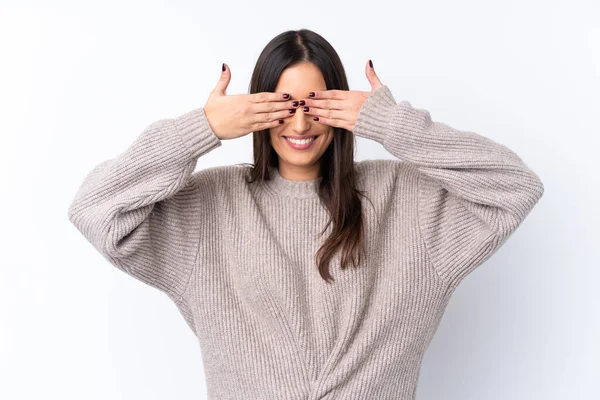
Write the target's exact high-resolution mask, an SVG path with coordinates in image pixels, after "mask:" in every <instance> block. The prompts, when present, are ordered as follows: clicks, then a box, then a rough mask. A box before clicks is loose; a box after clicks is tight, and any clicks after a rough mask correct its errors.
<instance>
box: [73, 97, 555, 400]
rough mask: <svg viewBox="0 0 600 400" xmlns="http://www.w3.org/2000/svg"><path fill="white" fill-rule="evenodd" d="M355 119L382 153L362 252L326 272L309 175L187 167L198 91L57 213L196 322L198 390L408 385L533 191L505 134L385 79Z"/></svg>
mask: <svg viewBox="0 0 600 400" xmlns="http://www.w3.org/2000/svg"><path fill="white" fill-rule="evenodd" d="M354 134H355V135H357V136H362V137H366V138H370V139H373V140H376V141H378V142H379V143H381V144H382V145H383V146H384V148H386V149H387V150H388V151H389V152H390V153H391V154H393V155H394V156H396V157H397V158H398V159H395V160H365V161H358V162H356V163H355V166H356V170H357V176H358V186H359V188H360V189H363V190H366V191H367V195H368V197H369V198H370V199H371V201H372V203H373V204H372V205H371V203H370V202H368V201H363V210H364V214H365V223H366V226H365V228H366V232H365V233H366V246H367V247H366V250H367V257H366V258H365V259H364V260H363V262H362V264H361V265H360V266H359V268H357V269H355V268H348V269H345V270H341V269H340V268H339V261H340V258H339V254H338V257H336V258H335V259H334V263H333V264H332V265H331V268H330V271H331V273H332V276H333V278H334V279H335V282H334V283H333V284H327V283H326V282H325V281H324V280H323V279H322V278H321V276H320V275H319V273H318V271H317V268H316V265H315V264H314V254H315V252H316V251H317V249H318V248H319V247H320V243H321V242H322V240H324V237H326V236H327V235H328V234H329V233H330V232H331V229H330V228H331V225H330V228H329V230H328V231H326V234H325V236H322V237H321V236H319V235H318V232H319V231H321V229H322V228H323V227H324V225H325V224H326V222H327V219H328V215H327V213H326V210H325V208H324V207H323V206H322V205H321V203H320V200H319V198H318V195H317V191H316V188H317V186H316V185H317V184H318V180H319V179H320V178H317V179H315V180H311V181H291V180H287V179H285V178H283V177H281V176H280V175H279V174H277V170H274V171H272V172H274V173H275V175H274V179H272V180H270V181H264V182H261V183H259V184H247V183H246V182H245V181H244V172H245V170H246V168H248V167H246V166H242V165H229V166H220V167H212V168H207V169H204V170H200V171H197V172H195V171H194V170H195V167H196V163H197V160H198V158H199V157H201V156H202V155H204V154H206V153H208V152H210V151H212V150H214V149H216V148H217V147H219V146H220V145H221V141H220V140H219V139H218V138H217V137H216V136H215V134H214V132H213V131H212V130H211V128H210V126H209V124H208V122H207V119H206V116H205V114H204V110H203V108H198V109H194V110H192V111H189V112H187V113H185V114H183V115H180V116H179V117H177V118H174V119H162V120H159V121H156V122H154V123H152V124H151V125H149V126H148V127H147V128H146V129H145V130H144V131H143V132H142V133H141V135H140V136H139V137H138V138H137V139H136V140H135V141H134V142H133V143H132V144H131V146H130V147H129V148H127V149H126V150H125V151H124V152H122V153H121V154H120V155H119V156H118V157H116V158H115V159H111V160H107V161H105V162H102V163H100V164H99V165H98V166H97V167H95V168H94V169H93V170H92V171H91V172H89V174H88V175H87V177H86V178H85V180H84V182H83V183H82V185H81V187H80V188H79V190H78V192H77V193H76V195H75V198H74V199H73V201H72V203H71V205H70V207H69V210H68V217H69V219H70V221H71V222H72V223H73V224H74V225H75V226H76V227H77V229H78V230H79V231H80V232H81V233H82V234H83V236H84V237H85V238H86V239H87V240H88V241H89V242H91V243H92V244H93V245H94V247H95V248H96V249H97V250H98V251H99V252H100V253H101V254H102V255H103V256H104V257H105V258H106V259H107V260H108V261H109V262H110V263H112V264H113V265H115V266H116V267H118V268H120V269H121V270H123V271H125V272H126V273H127V274H130V275H131V276H133V277H135V278H136V279H139V280H140V281H142V282H145V283H146V284H149V285H151V286H153V287H155V288H157V289H159V290H161V291H163V292H164V293H166V294H167V295H168V296H169V297H170V298H171V300H173V302H174V303H175V304H176V305H177V307H178V309H179V310H180V311H181V314H182V315H183V317H184V318H185V320H186V321H187V323H188V324H189V326H190V328H191V329H192V330H193V331H194V333H195V335H196V336H197V338H198V340H199V343H200V346H201V354H202V359H203V362H204V366H205V373H206V383H207V390H208V393H207V394H208V398H209V399H252V400H259V399H272V400H274V399H277V400H281V399H287V400H292V399H306V400H316V399H344V400H346V399H357V400H358V399H361V400H362V399H378V400H384V399H395V400H398V399H414V398H415V393H416V387H417V382H418V377H419V371H420V365H421V361H422V358H423V355H424V352H425V350H426V348H427V346H428V344H429V343H430V341H431V339H432V337H433V335H434V333H435V331H436V329H437V327H438V324H439V321H440V319H441V317H442V314H443V312H444V309H445V307H446V304H447V303H448V300H449V299H450V296H451V295H452V293H453V291H454V289H455V288H456V287H457V285H458V284H459V283H460V282H461V281H462V280H463V279H464V278H465V276H466V275H467V274H469V273H470V272H471V271H473V270H474V269H475V268H476V267H478V266H479V265H481V264H482V263H483V262H484V261H486V260H487V259H488V258H489V257H490V256H491V255H493V254H494V252H495V251H496V250H497V249H498V248H499V247H500V246H501V245H502V244H503V243H504V242H505V241H506V239H507V238H508V237H509V236H510V235H511V234H512V233H513V232H514V231H515V229H517V227H518V226H519V224H520V223H521V222H523V220H524V219H525V217H526V216H527V215H528V214H529V212H530V211H531V210H532V208H533V207H534V205H535V204H536V203H537V202H538V200H539V199H540V197H541V196H542V194H543V192H544V186H543V184H542V182H541V181H540V179H539V177H538V176H537V175H536V174H535V173H534V172H533V171H532V170H531V169H529V168H528V167H527V166H526V165H525V163H524V162H523V161H522V160H521V159H520V158H519V157H518V156H517V155H516V154H515V153H514V152H512V151H511V150H509V149H508V148H507V147H505V146H503V145H501V144H499V143H496V142H494V141H492V140H490V139H488V138H486V137H484V136H480V135H478V134H476V133H473V132H469V131H460V130H456V129H453V128H451V127H450V126H448V125H446V124H443V123H441V122H434V121H432V119H431V117H430V114H429V112H428V111H425V110H422V109H417V108H413V107H412V106H411V105H410V103H408V102H407V101H402V102H400V103H396V102H395V100H394V98H393V96H392V94H391V92H390V90H389V88H388V87H387V86H383V87H381V88H379V89H378V90H377V91H375V92H374V93H373V94H371V95H370V97H369V98H368V99H367V101H366V102H365V104H364V106H363V107H362V109H361V110H360V114H359V116H358V121H357V123H356V127H355V130H354Z"/></svg>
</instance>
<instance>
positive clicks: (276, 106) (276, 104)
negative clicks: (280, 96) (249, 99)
mask: <svg viewBox="0 0 600 400" xmlns="http://www.w3.org/2000/svg"><path fill="white" fill-rule="evenodd" d="M299 106H300V101H299V100H286V101H271V102H267V103H250V105H249V110H250V112H251V113H255V114H258V113H269V112H274V111H280V110H286V109H297V108H298V107H299Z"/></svg>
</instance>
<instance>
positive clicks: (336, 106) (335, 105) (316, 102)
mask: <svg viewBox="0 0 600 400" xmlns="http://www.w3.org/2000/svg"><path fill="white" fill-rule="evenodd" d="M346 100H347V99H344V100H338V99H312V98H311V99H304V102H305V106H308V107H317V108H324V109H332V110H345V109H347V108H348V104H347V101H346Z"/></svg>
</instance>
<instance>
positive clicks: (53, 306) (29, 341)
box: [0, 0, 600, 400]
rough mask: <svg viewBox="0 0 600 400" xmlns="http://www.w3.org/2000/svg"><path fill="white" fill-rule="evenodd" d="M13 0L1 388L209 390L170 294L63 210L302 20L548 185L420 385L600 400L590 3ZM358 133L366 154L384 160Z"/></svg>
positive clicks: (595, 48) (226, 154) (8, 18)
mask: <svg viewBox="0 0 600 400" xmlns="http://www.w3.org/2000/svg"><path fill="white" fill-rule="evenodd" d="M44 3H47V4H51V6H44V5H43V4H44ZM0 4H1V6H0V57H1V63H0V129H1V131H0V132H1V135H2V136H1V137H2V141H1V142H0V143H1V144H0V148H1V157H0V163H1V165H0V167H1V168H0V174H1V178H2V179H1V182H2V187H1V190H2V196H0V202H1V204H0V206H1V210H2V224H1V227H2V228H3V229H1V230H0V235H1V236H2V237H1V241H0V243H1V246H2V259H1V261H0V263H1V268H0V398H2V399H7V400H13V399H19V400H20V399H61V400H68V399H77V400H81V399H90V400H91V399H102V400H106V399H111V400H112V399H203V398H205V387H204V372H203V368H202V361H201V352H200V348H199V346H198V344H197V342H196V339H195V337H194V336H193V334H192V332H191V330H189V328H188V327H187V325H186V323H185V321H184V320H183V318H182V317H181V316H180V315H179V313H178V311H177V310H176V308H175V305H174V304H172V303H171V302H170V300H169V299H168V298H167V297H166V296H165V295H164V294H162V293H160V292H159V291H157V290H155V289H152V288H150V287H149V286H145V285H143V284H141V283H140V282H138V281H136V280H134V279H132V278H130V277H129V276H127V275H125V274H124V273H122V272H121V271H119V270H117V269H116V268H114V267H113V266H111V265H110V264H109V263H108V262H107V261H106V260H105V259H104V258H102V256H101V255H100V254H98V253H96V251H95V250H94V248H93V247H92V246H91V245H90V244H89V243H87V242H86V241H85V239H84V238H83V236H82V235H81V234H80V233H79V232H78V231H77V230H76V228H75V227H74V226H72V225H71V224H70V222H69V221H68V219H67V209H68V206H69V203H70V201H71V200H72V198H73V196H74V194H75V191H76V190H77V188H78V186H79V184H80V183H81V181H82V179H83V178H84V176H85V175H86V174H87V172H88V171H89V170H90V169H91V168H92V167H93V166H95V165H96V164H98V163H99V162H101V161H103V160H105V159H108V158H112V157H115V156H116V155H117V154H119V153H120V152H121V151H123V150H124V149H125V148H126V147H127V146H128V145H129V144H130V143H131V142H132V141H133V140H134V139H135V138H136V137H137V136H138V135H139V133H140V132H141V130H142V129H143V128H144V127H146V126H147V125H148V124H150V123H151V122H153V121H155V120H157V119H162V118H166V117H175V116H177V115H179V114H182V113H184V112H186V111H188V110H191V109H192V108H196V107H199V106H202V105H203V104H204V103H205V101H206V99H207V97H208V94H209V92H210V91H211V90H212V88H213V87H214V85H215V84H216V82H217V79H218V78H219V74H220V68H221V63H222V62H227V63H228V64H229V65H230V67H231V70H232V73H233V78H232V82H231V84H230V86H229V90H228V93H230V94H234V93H247V90H248V85H249V78H250V75H251V72H252V69H253V68H254V63H255V61H256V59H257V57H258V55H259V53H260V51H261V50H262V48H263V47H264V46H265V45H266V44H267V42H268V41H269V40H270V39H271V38H273V37H274V36H276V35H277V34H279V33H281V32H283V31H285V30H288V29H300V28H308V29H312V30H314V31H316V32H318V33H319V34H321V35H323V36H324V37H325V38H326V39H327V40H328V41H330V43H331V44H332V45H333V46H334V47H335V48H336V50H337V51H338V52H339V54H340V56H341V58H342V61H343V63H344V65H345V68H346V71H347V74H348V77H349V82H350V87H351V89H354V90H370V87H369V84H368V81H367V80H366V78H365V76H364V66H365V62H366V61H367V60H368V59H369V58H371V59H372V60H373V62H374V66H375V70H376V71H377V73H378V75H379V77H380V79H381V80H382V82H383V83H384V84H387V85H388V86H389V87H390V89H391V90H392V93H393V94H394V96H395V98H396V100H397V101H400V100H408V101H410V102H411V104H412V105H413V106H415V107H418V108H424V109H427V110H428V111H430V113H431V115H432V118H433V119H434V120H437V121H441V122H445V123H447V124H449V125H450V126H453V127H456V128H459V129H466V130H472V131H475V132H478V133H480V134H483V135H485V136H487V137H490V138H492V139H494V140H497V141H499V142H501V143H503V144H505V145H507V146H508V147H509V148H511V149H513V150H514V151H515V152H516V153H517V154H519V155H520V156H521V157H522V158H523V159H524V160H525V161H526V163H527V164H528V165H529V166H530V167H531V168H532V169H533V170H534V171H535V172H536V173H538V174H539V176H540V177H541V179H542V181H543V183H544V185H545V194H544V197H543V198H542V199H541V201H540V202H539V203H538V205H537V206H536V207H535V209H534V210H533V211H532V213H531V214H530V215H529V217H528V218H527V219H526V221H525V222H524V223H523V225H522V226H521V227H519V229H518V230H517V231H516V232H515V233H514V234H513V236H512V237H511V238H510V239H509V240H508V241H507V243H506V244H505V245H504V246H503V247H502V248H501V249H500V250H499V251H498V252H497V253H496V254H495V255H494V257H493V258H492V259H490V260H489V261H488V262H486V263H485V264H484V265H483V266H481V267H480V268H478V269H477V270H476V271H474V272H473V273H472V274H471V275H470V276H468V277H467V278H466V279H465V280H464V281H463V282H462V284H461V285H460V286H459V288H458V289H457V290H456V292H455V293H454V296H453V298H452V300H451V301H450V304H449V305H448V308H447V311H446V314H445V315H444V317H443V319H442V322H441V325H440V327H439V329H438V331H437V333H436V336H435V338H434V340H433V342H432V343H431V345H430V347H429V349H428V350H427V353H426V355H425V359H424V362H423V367H422V370H421V377H420V381H419V387H418V393H417V395H418V396H417V397H418V399H419V400H430V399H431V400H433V399H445V400H464V399H477V400H480V399H498V400H500V399H502V400H504V399H512V400H517V399H519V400H520V399H522V400H531V399H543V400H550V399H557V400H558V399H560V400H564V399H570V400H575V399H598V398H600V386H599V385H598V382H599V381H600V365H599V364H600V362H599V360H600V341H599V338H600V321H599V317H600V312H599V311H598V308H599V306H600V290H598V282H599V279H600V262H599V261H598V258H597V256H598V248H599V245H598V242H599V240H600V237H599V235H598V224H599V223H600V221H599V213H598V204H600V199H599V197H600V196H599V193H600V190H599V189H598V184H599V183H600V182H599V179H598V171H600V168H598V165H597V162H598V159H599V157H598V150H599V144H600V140H599V134H600V129H599V128H600V119H599V118H598V117H599V112H600V98H599V97H600V96H599V93H600V79H599V67H600V28H599V26H600V25H599V24H598V21H599V20H600V3H598V2H597V1H592V0H589V1H582V0H579V1H576V0H570V1H551V0H545V1H522V0H520V1H516V0H503V1H497V2H491V1H476V0H472V1H465V0H454V1H441V0H439V1H393V2H392V1H388V2H381V1H368V2H350V1H343V2H342V1H331V2H322V3H316V2H301V1H296V2H293V3H285V2H281V1H272V2H264V1H254V2H246V1H244V2H241V1H235V0H225V1H213V2H201V1H169V2H167V1H155V0H145V1H136V2H124V1H102V2H85V1H77V2H75V1H74V2H72V3H70V2H65V1H52V2H43V3H42V2H40V3H39V4H34V3H30V2H27V1H18V2H16V1H15V2H6V1H3V2H1V3H0ZM357 144H358V153H357V159H364V158H391V155H390V154H389V153H387V152H386V151H385V150H384V149H383V147H381V146H380V145H379V144H377V143H375V142H373V141H369V140H367V139H363V138H358V139H357ZM251 145H252V142H251V135H247V136H245V137H242V138H239V139H237V140H229V141H225V142H224V143H223V146H222V147H221V148H219V149H217V150H216V151H214V152H211V153H210V154H209V155H206V156H205V157H202V159H201V160H200V161H199V163H198V169H200V168H204V167H208V166H213V165H222V164H233V163H239V162H251V161H252V159H251Z"/></svg>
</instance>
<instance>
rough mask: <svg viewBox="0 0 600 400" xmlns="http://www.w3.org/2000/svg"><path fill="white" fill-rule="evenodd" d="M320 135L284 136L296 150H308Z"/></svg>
mask: <svg viewBox="0 0 600 400" xmlns="http://www.w3.org/2000/svg"><path fill="white" fill-rule="evenodd" d="M319 136H320V135H310V136H283V138H284V139H285V141H286V142H287V143H288V144H289V145H290V146H291V147H292V148H293V149H295V150H306V149H308V148H310V147H311V146H312V145H313V143H314V142H315V140H316V139H317V137H319Z"/></svg>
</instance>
